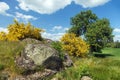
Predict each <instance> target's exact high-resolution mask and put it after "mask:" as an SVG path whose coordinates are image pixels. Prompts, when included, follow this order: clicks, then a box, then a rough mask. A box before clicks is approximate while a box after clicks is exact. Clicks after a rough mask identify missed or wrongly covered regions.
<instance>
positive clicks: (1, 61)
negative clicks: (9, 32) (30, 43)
mask: <svg viewBox="0 0 120 80" xmlns="http://www.w3.org/2000/svg"><path fill="white" fill-rule="evenodd" d="M25 45H26V43H23V42H18V41H17V42H16V41H14V42H13V41H12V42H11V41H0V65H3V67H4V70H7V72H9V73H10V76H13V75H17V74H19V73H21V71H22V70H21V69H20V68H18V67H17V66H16V64H15V57H16V56H18V55H19V53H20V52H21V50H23V48H24V46H25Z"/></svg>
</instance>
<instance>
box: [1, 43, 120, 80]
mask: <svg viewBox="0 0 120 80" xmlns="http://www.w3.org/2000/svg"><path fill="white" fill-rule="evenodd" d="M24 46H25V43H21V42H5V41H0V72H2V71H7V72H8V73H10V74H11V76H14V75H16V74H19V73H20V69H19V68H17V67H16V65H15V63H14V58H15V56H16V55H18V54H19V53H20V51H21V50H22V49H23V47H24ZM102 52H103V53H102V55H106V54H109V55H112V56H109V55H107V56H106V57H104V58H103V57H102V58H101V57H94V56H89V57H88V58H75V57H71V58H72V60H73V62H74V66H72V67H70V68H67V69H66V70H63V71H60V72H59V73H57V74H56V75H54V76H53V77H55V78H57V79H58V80H80V78H81V77H82V76H84V75H87V76H90V77H91V78H92V79H93V80H120V49H119V48H105V49H103V50H102Z"/></svg>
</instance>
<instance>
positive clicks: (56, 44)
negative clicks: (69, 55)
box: [51, 41, 64, 60]
mask: <svg viewBox="0 0 120 80" xmlns="http://www.w3.org/2000/svg"><path fill="white" fill-rule="evenodd" d="M51 46H52V47H53V48H54V49H56V50H57V51H58V52H59V56H60V58H61V59H62V60H63V59H64V53H63V50H62V43H61V42H59V41H56V42H52V43H51Z"/></svg>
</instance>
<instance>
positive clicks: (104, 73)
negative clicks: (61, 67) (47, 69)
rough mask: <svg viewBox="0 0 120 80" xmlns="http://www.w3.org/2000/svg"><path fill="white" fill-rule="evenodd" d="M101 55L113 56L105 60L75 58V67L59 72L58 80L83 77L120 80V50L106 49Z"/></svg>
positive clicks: (94, 79) (73, 79)
mask: <svg viewBox="0 0 120 80" xmlns="http://www.w3.org/2000/svg"><path fill="white" fill-rule="evenodd" d="M102 51H103V53H101V54H103V55H104V54H108V53H109V54H111V55H114V56H108V57H105V58H97V57H90V58H83V59H80V58H73V61H74V66H73V67H70V68H69V69H67V70H65V71H62V72H59V73H58V74H56V75H55V76H54V77H56V78H58V80H80V78H81V77H82V76H83V75H87V76H90V77H91V78H92V79H93V80H120V59H119V58H120V49H116V48H105V49H103V50H102Z"/></svg>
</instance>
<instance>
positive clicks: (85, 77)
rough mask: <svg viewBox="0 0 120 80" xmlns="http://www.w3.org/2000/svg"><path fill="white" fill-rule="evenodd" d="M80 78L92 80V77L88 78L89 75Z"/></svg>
mask: <svg viewBox="0 0 120 80" xmlns="http://www.w3.org/2000/svg"><path fill="white" fill-rule="evenodd" d="M81 80H92V78H90V77H89V76H83V77H82V78H81Z"/></svg>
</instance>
